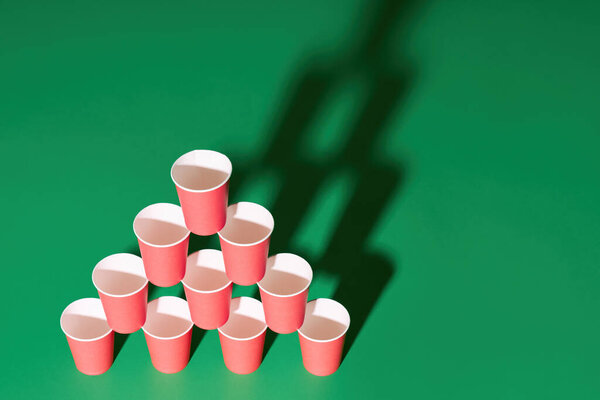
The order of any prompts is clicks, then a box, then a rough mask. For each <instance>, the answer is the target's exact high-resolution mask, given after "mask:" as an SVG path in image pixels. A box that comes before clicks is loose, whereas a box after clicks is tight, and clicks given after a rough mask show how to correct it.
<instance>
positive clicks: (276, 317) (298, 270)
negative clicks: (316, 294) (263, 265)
mask: <svg viewBox="0 0 600 400" xmlns="http://www.w3.org/2000/svg"><path fill="white" fill-rule="evenodd" d="M312 276H313V272H312V269H311V268H310V265H309V264H308V262H306V260H304V259H303V258H302V257H299V256H297V255H295V254H290V253H281V254H276V255H274V256H271V257H269V258H268V259H267V269H266V272H265V276H264V278H262V279H261V281H260V282H258V288H259V291H260V298H261V300H262V303H263V307H264V309H265V318H266V321H267V325H268V326H269V329H271V330H272V331H274V332H277V333H292V332H295V331H297V330H298V329H299V328H300V327H301V326H302V323H303V322H304V312H305V310H306V299H307V298H308V287H309V286H310V282H311V280H312Z"/></svg>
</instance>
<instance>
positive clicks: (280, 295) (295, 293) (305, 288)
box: [256, 253, 313, 297]
mask: <svg viewBox="0 0 600 400" xmlns="http://www.w3.org/2000/svg"><path fill="white" fill-rule="evenodd" d="M278 255H292V256H295V257H298V258H300V259H302V260H303V261H304V262H306V264H308V261H306V260H305V259H304V258H302V257H300V256H299V255H297V254H293V253H277V254H273V255H272V256H271V257H275V256H278ZM271 257H269V258H271ZM268 262H269V261H268V259H267V263H268ZM308 268H309V270H310V279H309V280H308V283H307V284H306V286H304V287H303V288H302V289H301V290H299V291H297V292H294V293H292V294H276V293H272V292H270V291H269V290H267V289H265V288H264V287H263V286H262V285H261V284H260V282H261V281H262V279H261V280H260V281H258V282H256V285H257V286H258V288H259V289H260V290H262V291H264V292H265V293H267V294H269V295H271V296H274V297H293V296H297V295H299V294H300V293H302V292H304V291H305V290H307V289H308V288H309V287H310V284H311V283H312V279H313V270H312V268H311V266H310V264H308ZM263 279H264V277H263Z"/></svg>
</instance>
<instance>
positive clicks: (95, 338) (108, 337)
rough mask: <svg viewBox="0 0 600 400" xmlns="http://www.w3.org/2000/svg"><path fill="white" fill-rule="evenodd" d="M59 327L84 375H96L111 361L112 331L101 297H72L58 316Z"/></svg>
mask: <svg viewBox="0 0 600 400" xmlns="http://www.w3.org/2000/svg"><path fill="white" fill-rule="evenodd" d="M60 327H61V329H62V331H63V332H64V334H65V335H66V336H67V342H68V343H69V348H70V349H71V354H72V355H73V360H74V361H75V367H77V369H78V370H79V371H81V372H82V373H84V374H86V375H99V374H102V373H104V372H106V371H108V369H109V368H110V366H111V365H112V362H113V344H114V333H113V331H112V330H111V329H110V327H109V326H108V322H107V321H106V315H105V314H104V309H103V308H102V303H101V302H100V299H93V298H85V299H79V300H75V301H74V302H72V303H71V304H69V305H68V306H67V308H65V310H64V311H63V313H62V315H61V316H60Z"/></svg>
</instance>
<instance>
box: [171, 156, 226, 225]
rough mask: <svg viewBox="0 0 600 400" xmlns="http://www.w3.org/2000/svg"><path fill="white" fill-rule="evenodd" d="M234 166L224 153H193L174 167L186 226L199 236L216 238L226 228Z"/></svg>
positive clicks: (173, 174) (178, 161)
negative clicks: (214, 235)
mask: <svg viewBox="0 0 600 400" xmlns="http://www.w3.org/2000/svg"><path fill="white" fill-rule="evenodd" d="M231 171H232V166H231V161H229V158H227V156H225V155H224V154H221V153H218V152H216V151H212V150H194V151H190V152H189V153H186V154H184V155H182V156H181V157H179V158H178V159H177V161H175V163H174V164H173V167H171V179H173V182H174V183H175V187H176V188H177V195H178V196H179V203H180V204H181V208H182V209H183V215H184V217H185V223H186V225H187V227H188V229H189V230H190V231H192V232H193V233H195V234H196V235H202V236H206V235H213V234H215V233H217V232H218V231H220V230H221V229H222V228H223V226H224V225H225V217H226V211H225V210H226V209H227V197H228V194H229V177H230V176H231Z"/></svg>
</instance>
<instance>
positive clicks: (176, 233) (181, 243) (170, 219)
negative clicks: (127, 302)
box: [133, 203, 190, 286]
mask: <svg viewBox="0 0 600 400" xmlns="http://www.w3.org/2000/svg"><path fill="white" fill-rule="evenodd" d="M133 231H134V233H135V235H136V236H137V239H138V243H139V246H140V252H141V253H142V259H143V260H144V269H145V271H146V276H147V277H148V280H149V281H150V282H152V283H153V284H155V285H156V286H173V285H176V284H178V283H179V282H180V281H181V280H182V279H183V276H184V275H185V263H186V258H187V251H188V243H189V237H190V231H189V230H188V229H187V227H186V226H185V221H184V219H183V213H182V212H181V207H179V206H176V205H175V204H169V203H157V204H152V205H149V206H148V207H146V208H144V209H143V210H142V211H140V212H139V213H138V215H136V217H135V219H134V221H133Z"/></svg>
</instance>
